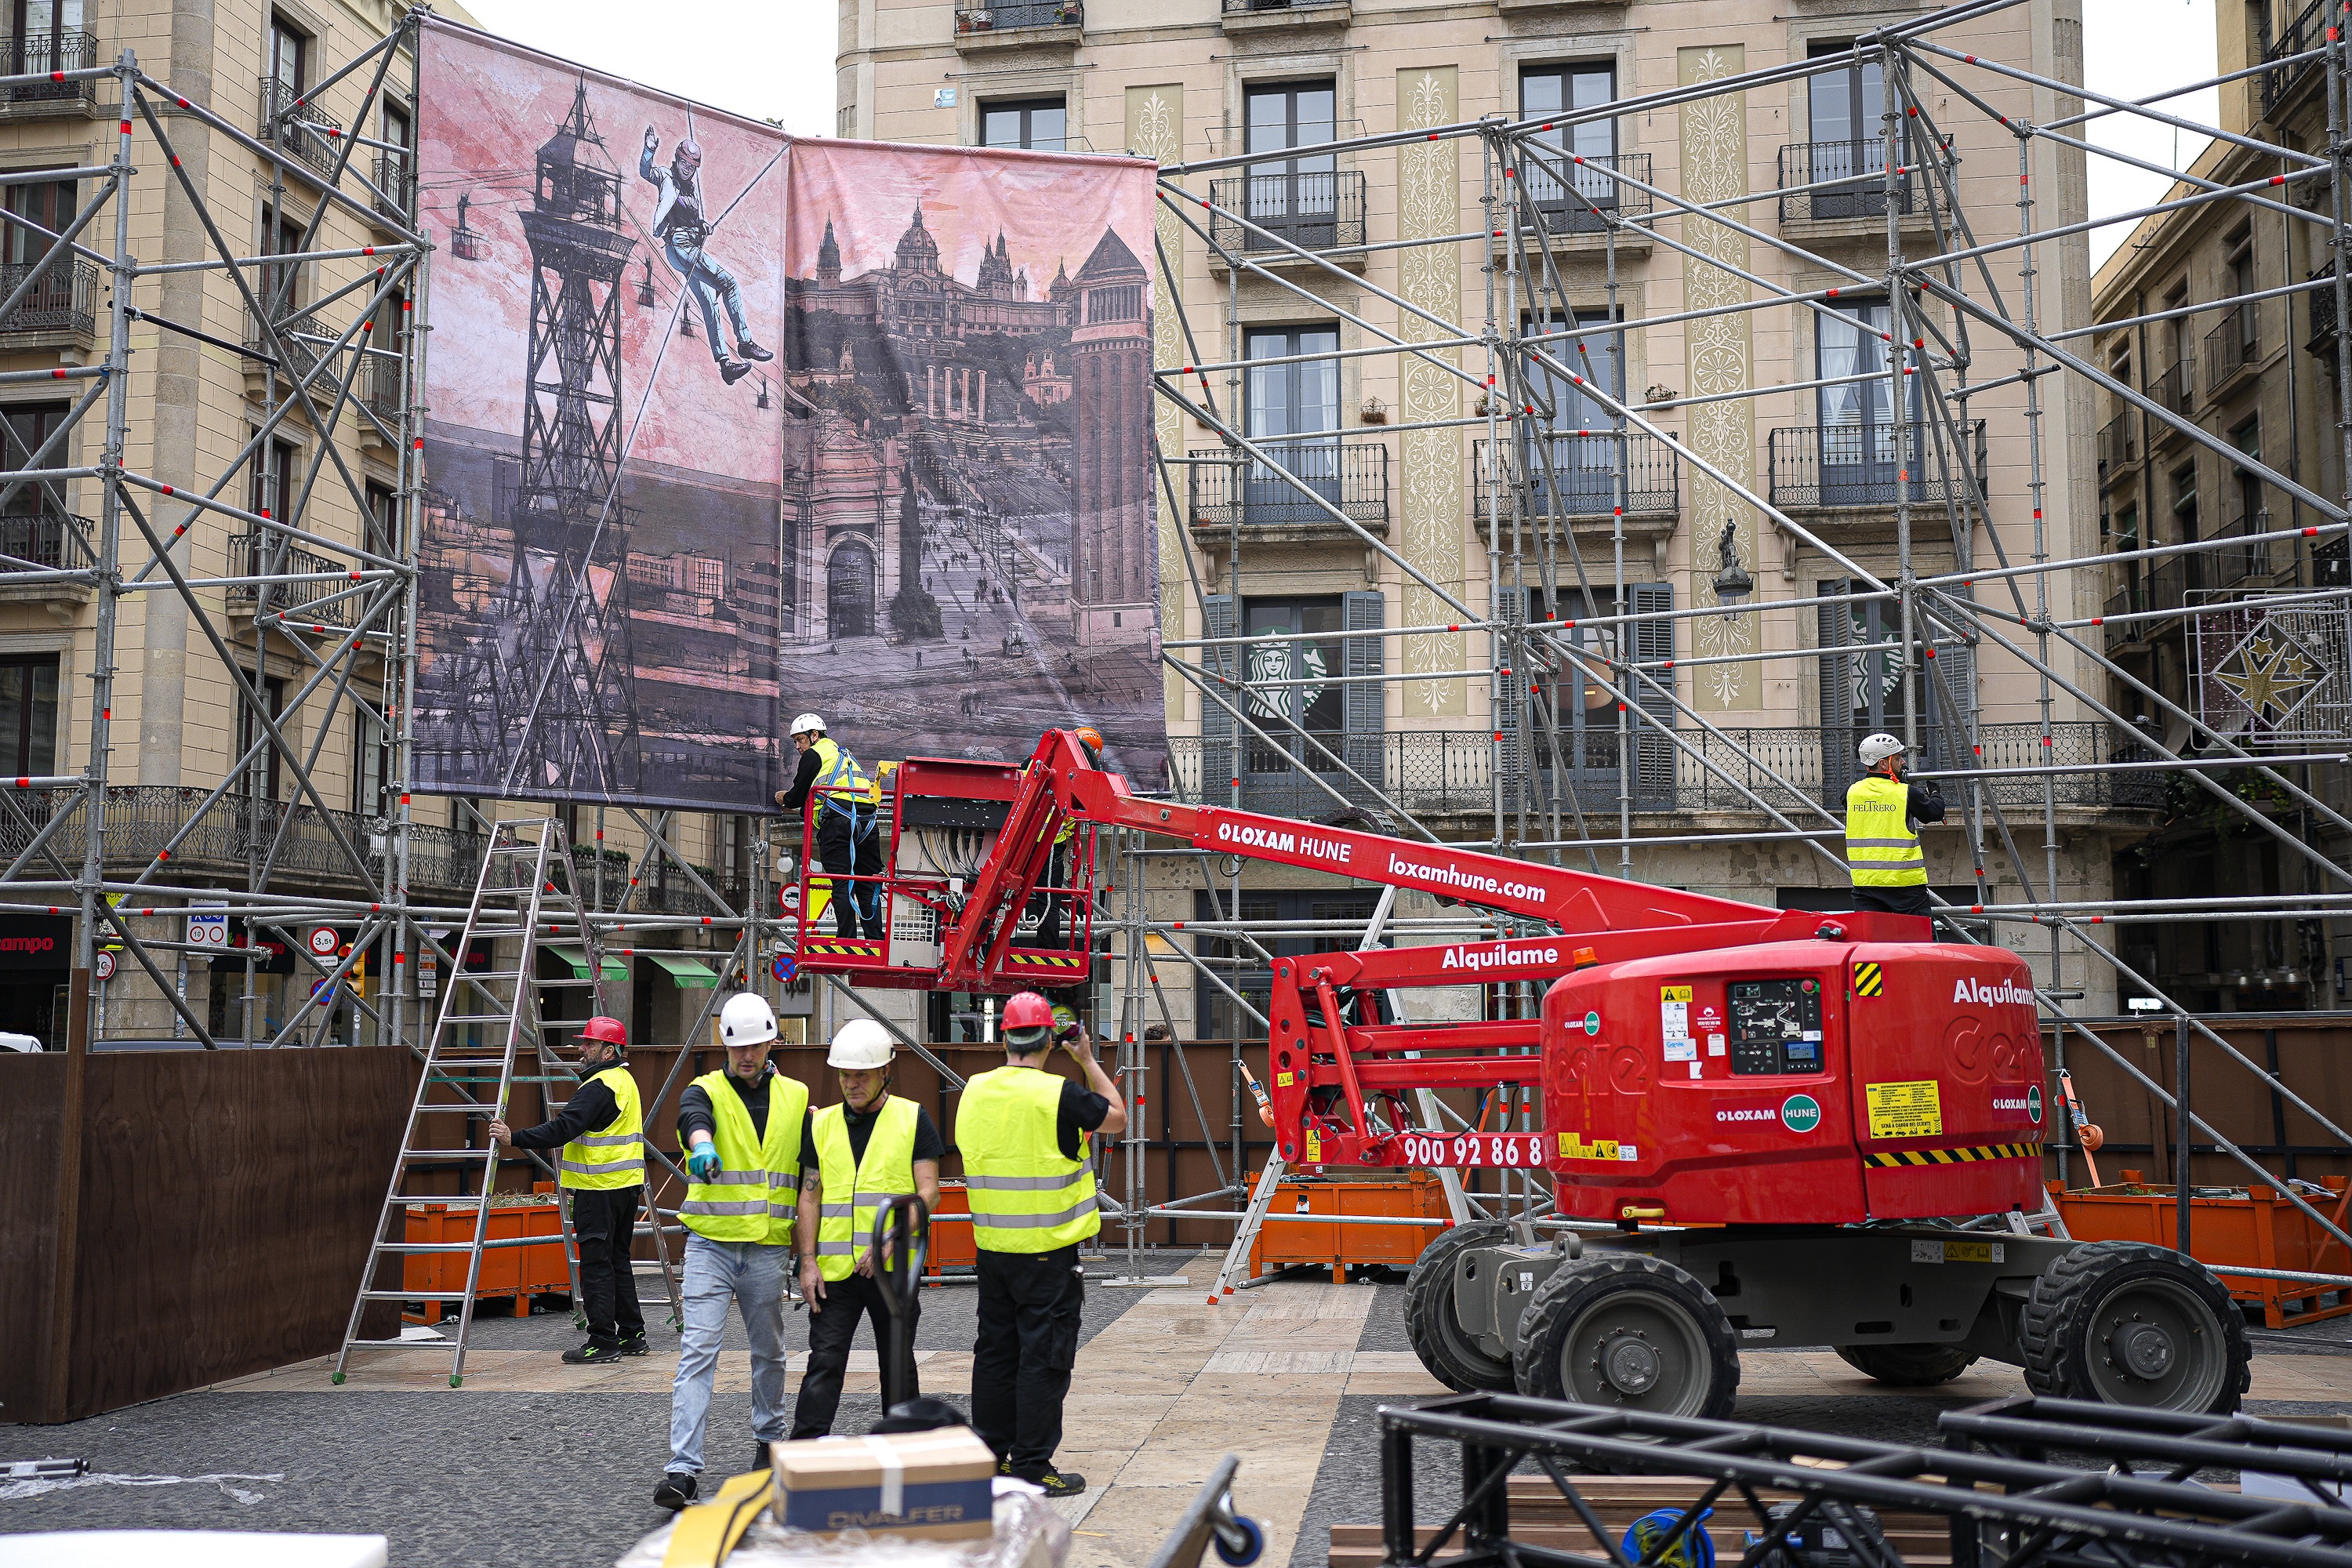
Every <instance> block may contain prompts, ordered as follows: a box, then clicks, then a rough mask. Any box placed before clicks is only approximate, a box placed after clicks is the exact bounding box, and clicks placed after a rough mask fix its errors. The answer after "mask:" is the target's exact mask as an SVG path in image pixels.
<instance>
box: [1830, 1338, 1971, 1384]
mask: <svg viewBox="0 0 2352 1568" xmlns="http://www.w3.org/2000/svg"><path fill="white" fill-rule="evenodd" d="M1836 1349H1837V1354H1838V1360H1840V1361H1842V1362H1843V1363H1845V1364H1846V1365H1848V1366H1850V1367H1852V1368H1853V1370H1854V1371H1856V1372H1858V1373H1862V1375H1863V1376H1864V1377H1866V1378H1869V1379H1871V1380H1872V1381H1873V1382H1875V1383H1883V1384H1886V1385H1887V1386H1888V1387H1889V1388H1933V1387H1934V1386H1936V1384H1939V1383H1949V1382H1951V1381H1952V1379H1954V1378H1956V1377H1958V1376H1959V1375H1960V1373H1964V1372H1966V1371H1968V1370H1969V1367H1970V1366H1971V1365H1973V1364H1975V1362H1976V1359H1977V1358H1976V1357H1974V1356H1972V1355H1970V1354H1969V1352H1966V1351H1964V1350H1962V1349H1961V1348H1960V1347H1959V1346H1958V1345H1839V1346H1837V1347H1836Z"/></svg>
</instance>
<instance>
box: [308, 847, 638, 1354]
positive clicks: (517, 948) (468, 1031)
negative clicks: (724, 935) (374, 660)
mask: <svg viewBox="0 0 2352 1568" xmlns="http://www.w3.org/2000/svg"><path fill="white" fill-rule="evenodd" d="M559 941H562V942H578V943H579V944H580V947H581V949H582V950H583V952H584V953H585V954H586V957H587V962H588V973H587V976H586V977H585V978H577V979H566V980H542V979H540V978H539V977H538V955H539V950H540V949H541V948H542V947H545V946H547V945H549V944H550V943H551V942H559ZM476 942H491V943H494V944H497V945H495V946H493V948H492V949H491V951H492V952H499V953H503V952H507V951H509V949H508V948H507V946H506V944H508V943H512V944H513V946H512V949H511V951H512V952H513V953H514V955H515V956H514V961H513V962H514V967H513V968H511V969H508V968H503V967H501V968H497V969H493V970H491V971H488V972H485V973H467V972H466V970H465V968H464V962H465V956H466V955H467V953H469V952H473V951H474V943H476ZM450 951H451V952H452V953H453V955H454V957H455V962H454V963H452V965H451V973H450V980H449V984H448V985H447V986H446V988H444V990H443V992H442V995H441V1010H440V1014H439V1016H437V1017H436V1019H435V1021H434V1025H433V1033H432V1036H431V1038H430V1040H429V1041H428V1043H427V1045H426V1047H425V1062H424V1070H423V1072H422V1073H421V1074H420V1076H419V1077H418V1079H417V1085H416V1097H415V1100H414V1101H413V1102H412V1103H411V1104H410V1106H409V1110H408V1121H407V1125H406V1127H405V1128H404V1131H403V1132H402V1134H401V1140H400V1153H399V1156H398V1158H397V1159H396V1161H395V1162H394V1166H393V1173H392V1182H391V1184H390V1186H389V1188H388V1189H387V1191H386V1193H385V1194H384V1200H383V1208H382V1210H381V1211H380V1212H379V1213H378V1215H377V1216H376V1226H375V1234H374V1236H373V1238H372V1239H371V1240H370V1242H369V1245H368V1258H367V1268H366V1272H365V1273H363V1274H362V1276H361V1278H360V1287H359V1289H358V1291H357V1292H356V1293H355V1294H354V1296H353V1299H352V1315H351V1320H350V1321H349V1322H348V1323H347V1324H346V1325H345V1328H344V1331H343V1342H342V1348H341V1350H340V1351H339V1352H337V1354H336V1356H335V1366H334V1371H333V1373H332V1374H331V1380H332V1381H333V1382H335V1383H341V1382H342V1381H343V1377H344V1373H346V1372H347V1371H348V1370H349V1367H350V1363H351V1356H352V1352H353V1351H354V1350H368V1349H389V1348H394V1347H399V1348H404V1349H411V1350H413V1349H415V1348H417V1346H416V1344H415V1342H410V1341H407V1340H403V1339H399V1338H394V1339H389V1340H377V1339H365V1338H362V1335H361V1323H362V1320H363V1319H364V1318H365V1316H366V1313H367V1310H368V1308H369V1306H370V1305H371V1304H373V1303H378V1302H390V1303H394V1304H398V1303H403V1302H408V1301H439V1302H446V1303H453V1304H454V1305H455V1307H456V1309H457V1331H456V1333H455V1335H454V1344H453V1346H452V1359H451V1362H450V1366H449V1385H450V1386H451V1387H452V1388H456V1387H459V1386H461V1385H462V1384H464V1382H465V1375H466V1344H467V1339H468V1338H469V1337H470V1335H471V1333H472V1331H473V1322H474V1300H475V1294H476V1291H477V1289H478V1286H479V1284H480V1281H481V1269H482V1254H483V1253H484V1252H485V1251H487V1250H488V1249H490V1248H493V1247H544V1246H546V1245H547V1241H548V1238H547V1237H543V1236H528V1237H499V1238H493V1237H490V1235H489V1221H490V1209H491V1206H492V1202H493V1199H494V1198H495V1197H496V1195H497V1194H496V1187H497V1177H498V1163H499V1148H498V1145H496V1144H495V1143H492V1142H490V1141H489V1140H488V1137H483V1138H482V1139H481V1140H480V1143H479V1146H478V1147H477V1146H473V1145H474V1143H475V1139H474V1132H475V1126H474V1124H475V1123H476V1122H479V1123H480V1124H481V1125H482V1126H484V1127H487V1126H488V1123H489V1122H490V1121H492V1120H495V1119H497V1118H499V1117H502V1116H504V1115H505V1113H506V1108H507V1102H508V1100H509V1097H510V1096H511V1094H512V1091H513V1089H514V1086H515V1085H516V1084H518V1083H537V1084H541V1085H542V1086H554V1085H562V1084H570V1085H573V1086H575V1087H576V1086H577V1085H578V1084H579V1082H580V1076H579V1074H578V1073H577V1072H575V1071H574V1070H573V1069H572V1067H571V1066H570V1065H569V1064H568V1063H566V1062H564V1061H563V1060H562V1059H561V1058H559V1057H557V1056H556V1055H555V1053H554V1051H553V1050H552V1049H551V1047H550V1045H549V1041H548V1035H549V1034H550V1033H551V1032H560V1031H565V1030H573V1029H577V1028H579V1026H580V1025H581V1023H583V1022H584V1021H585V1020H584V1019H580V1020H569V1021H566V1020H560V1019H554V1018H547V1017H545V1016H543V1007H542V1002H543V999H544V997H545V996H546V995H547V994H551V993H556V992H562V991H566V990H580V989H588V990H590V991H591V993H592V994H593V988H594V987H595V985H596V984H597V983H598V981H599V980H600V979H601V978H602V977H603V973H604V969H603V963H604V959H603V954H602V952H600V951H599V949H598V945H597V942H596V937H595V931H594V928H593V927H592V926H591V925H590V924H589V923H588V921H586V920H585V919H584V918H583V908H582V904H581V900H580V898H579V895H578V892H577V889H576V888H575V887H574V884H573V879H572V854H571V849H570V847H569V845H568V844H567V843H566V842H565V838H564V834H563V827H562V824H561V823H560V822H558V821H556V820H555V819H553V818H551V817H543V818H520V819H509V820H505V821H500V822H498V823H494V824H492V826H491V832H490V842H489V846H488V851H487V853H485V854H484V856H483V857H482V867H481V870H480V872H479V874H478V877H477V878H476V880H475V885H474V896H473V900H472V901H471V903H470V904H468V905H467V910H466V924H465V928H464V930H463V931H461V932H460V933H459V935H458V938H457V945H456V946H455V947H454V948H452V949H451V950H450ZM496 962H497V961H496V960H495V959H494V960H493V963H496ZM591 1010H592V1011H593V1007H592V1009H591ZM526 1053H528V1054H527V1055H526ZM519 1066H520V1067H529V1068H535V1069H536V1070H534V1071H530V1072H526V1073H521V1074H519V1073H518V1071H517V1069H518V1067H519ZM546 1092H548V1093H550V1094H551V1093H552V1090H551V1089H548V1090H546ZM549 1104H550V1109H551V1110H557V1109H560V1107H561V1102H560V1101H556V1100H552V1098H551V1099H550V1100H549ZM452 1117H457V1118H461V1119H463V1121H464V1122H465V1124H466V1134H465V1137H464V1140H463V1142H464V1143H465V1144H466V1145H467V1146H464V1147H458V1148H448V1147H442V1146H440V1145H443V1144H446V1143H448V1142H453V1140H450V1139H449V1138H448V1137H447V1136H446V1133H445V1132H443V1131H440V1130H439V1129H440V1127H441V1126H442V1125H444V1124H446V1121H447V1119H449V1118H452ZM428 1121H430V1122H431V1123H432V1124H433V1125H432V1126H431V1127H428ZM520 1155H521V1157H522V1158H526V1159H530V1160H532V1161H533V1162H534V1163H538V1164H539V1165H541V1168H542V1169H545V1168H548V1162H547V1161H546V1160H545V1159H544V1158H542V1157H541V1156H540V1155H539V1154H537V1153H536V1152H520ZM428 1165H429V1166H440V1167H444V1168H446V1167H447V1166H450V1165H455V1166H457V1169H458V1171H459V1184H460V1186H461V1188H462V1187H465V1186H468V1185H470V1186H471V1188H472V1189H473V1190H472V1191H471V1192H470V1193H468V1192H462V1191H461V1192H459V1193H457V1194H443V1193H431V1194H426V1193H417V1192H413V1191H409V1190H407V1189H408V1188H409V1185H410V1182H411V1179H412V1177H413V1176H414V1175H415V1173H416V1172H417V1170H418V1168H419V1167H423V1166H428ZM646 1191H647V1193H648V1194H649V1195H650V1194H651V1192H652V1184H651V1183H650V1182H649V1183H648V1184H647V1185H646ZM423 1202H430V1203H434V1204H438V1205H446V1206H447V1207H450V1208H453V1209H458V1210H466V1209H470V1210H472V1211H473V1234H472V1235H471V1237H468V1238H467V1239H466V1240H463V1241H411V1240H409V1239H408V1234H407V1229H408V1205H410V1204H412V1203H423ZM557 1213H558V1215H559V1216H560V1222H559V1223H560V1226H561V1230H562V1245H563V1253H564V1261H565V1264H566V1267H567V1269H568V1271H569V1273H570V1276H571V1283H572V1301H573V1304H574V1311H575V1315H576V1313H577V1311H578V1308H579V1304H580V1301H581V1295H580V1250H579V1247H578V1244H577V1242H576V1241H575V1239H574V1238H573V1236H572V1219H571V1213H570V1210H569V1208H568V1207H567V1206H564V1205H562V1204H561V1203H560V1202H559V1206H558V1210H557ZM648 1226H650V1228H651V1230H652V1234H653V1238H654V1255H655V1258H656V1259H657V1260H658V1266H659V1268H660V1270H661V1275H662V1283H663V1287H664V1289H665V1291H666V1293H667V1295H668V1297H669V1302H670V1311H671V1318H672V1321H674V1322H675V1321H681V1308H680V1302H679V1298H678V1288H677V1278H676V1276H675V1273H674V1272H673V1270H672V1268H671V1266H670V1258H669V1247H668V1243H667V1238H666V1237H664V1236H663V1234H662V1230H661V1222H660V1216H659V1215H658V1213H657V1212H656V1211H655V1210H654V1209H653V1207H652V1205H651V1204H650V1202H649V1203H648V1205H647V1209H646V1216H645V1220H644V1221H641V1222H640V1226H639V1229H638V1232H637V1234H639V1235H643V1234H645V1232H646V1228H647V1227H648ZM631 1252H632V1253H633V1254H634V1252H635V1248H634V1247H632V1248H631ZM432 1254H440V1255H448V1256H455V1255H459V1254H462V1255H463V1256H464V1257H465V1258H466V1283H465V1287H464V1289H459V1290H413V1289H407V1288H406V1282H405V1281H404V1280H403V1279H397V1278H393V1279H387V1278H386V1270H387V1269H397V1268H399V1267H400V1265H401V1264H402V1262H403V1261H404V1260H405V1259H406V1258H411V1257H416V1256H421V1255H432ZM632 1267H634V1263H633V1264H632Z"/></svg>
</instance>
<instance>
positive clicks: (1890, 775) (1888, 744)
mask: <svg viewBox="0 0 2352 1568" xmlns="http://www.w3.org/2000/svg"><path fill="white" fill-rule="evenodd" d="M1854 754H1855V757H1856V759H1857V760H1858V761H1859V762H1860V763H1862V766H1863V776H1862V777H1861V778H1859V779H1856V780H1855V781H1854V783H1853V787H1852V788H1850V789H1848V790H1847V791H1846V792H1845V862H1846V870H1847V874H1848V875H1849V876H1851V877H1852V878H1853V907H1854V908H1855V909H1857V910H1880V911H1883V912H1885V913H1886V914H1891V915H1924V914H1927V912H1928V910H1929V904H1928V900H1927V849H1926V848H1925V847H1923V846H1922V845H1921V844H1920V842H1919V825H1920V824H1921V823H1923V822H1941V821H1943V820H1944V793H1943V791H1942V790H1941V789H1940V788H1938V787H1937V784H1936V783H1935V781H1934V780H1932V779H1931V780H1929V781H1928V782H1927V784H1925V785H1921V784H1913V783H1910V782H1909V781H1907V780H1906V779H1905V778H1904V776H1903V773H1904V769H1905V766H1906V763H1908V761H1909V751H1908V749H1907V748H1906V746H1905V745H1904V744H1903V742H1901V741H1900V740H1898V739H1896V738H1895V736H1893V735H1887V734H1877V735H1872V736H1869V737H1867V738H1866V739H1864V742H1862V744H1861V746H1860V747H1858V748H1857V749H1856V751H1855V753H1854Z"/></svg>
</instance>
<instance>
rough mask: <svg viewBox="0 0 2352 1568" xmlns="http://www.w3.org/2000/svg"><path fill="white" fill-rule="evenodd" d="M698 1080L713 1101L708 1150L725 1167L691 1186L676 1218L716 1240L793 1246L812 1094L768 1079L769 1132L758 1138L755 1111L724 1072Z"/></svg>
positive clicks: (794, 1083)
mask: <svg viewBox="0 0 2352 1568" xmlns="http://www.w3.org/2000/svg"><path fill="white" fill-rule="evenodd" d="M694 1081H695V1083H696V1085H697V1086H698V1087H699V1088H700V1089H701V1090H702V1092H703V1093H705V1094H707V1095H709V1097H710V1112H711V1121H712V1127H711V1143H712V1146H713V1147H714V1148H716V1149H717V1150H718V1152H719V1167H720V1168H719V1173H717V1174H716V1175H714V1176H712V1177H711V1178H710V1179H709V1181H707V1182H693V1183H691V1184H689V1185H688V1187H687V1189H686V1201H685V1202H683V1203H681V1204H679V1205H677V1212H678V1215H680V1217H682V1218H683V1219H684V1220H685V1221H686V1226H687V1228H688V1230H691V1231H693V1232H694V1233H695V1234H696V1235H697V1236H702V1237H709V1239H710V1240H712V1241H757V1242H762V1243H765V1244H766V1245H768V1246H770V1247H784V1246H788V1245H790V1243H791V1241H792V1239H793V1214H794V1202H795V1197H796V1194H798V1193H799V1190H800V1184H801V1119H802V1117H803V1116H805V1115H806V1114H807V1113H808V1089H807V1087H806V1086H805V1085H803V1083H802V1082H801V1081H800V1080H799V1079H790V1078H786V1077H785V1076H784V1075H783V1074H782V1073H777V1074H775V1075H773V1076H772V1077H771V1078H770V1079H768V1125H767V1131H766V1133H765V1135H764V1136H760V1137H754V1136H753V1134H752V1130H751V1110H750V1109H749V1108H747V1107H746V1106H745V1105H744V1103H743V1097H742V1096H741V1095H740V1094H738V1093H736V1092H735V1088H734V1086H733V1085H732V1084H730V1083H729V1082H728V1081H727V1072H726V1069H725V1068H719V1070H717V1071H715V1072H707V1073H704V1074H703V1075H702V1076H701V1077H700V1078H698V1079H695V1080H694Z"/></svg>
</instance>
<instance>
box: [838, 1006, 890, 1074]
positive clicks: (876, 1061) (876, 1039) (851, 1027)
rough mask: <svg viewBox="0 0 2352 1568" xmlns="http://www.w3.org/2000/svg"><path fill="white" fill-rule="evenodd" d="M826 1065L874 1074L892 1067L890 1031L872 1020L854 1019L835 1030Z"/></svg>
mask: <svg viewBox="0 0 2352 1568" xmlns="http://www.w3.org/2000/svg"><path fill="white" fill-rule="evenodd" d="M824 1065H825V1066H827V1067H829V1068H849V1069H850V1070H851V1071H852V1072H871V1071H873V1070H875V1069H877V1068H887V1067H888V1066H889V1065H890V1031H889V1030H887V1029H885V1028H884V1027H883V1026H881V1025H879V1024H877V1023H876V1022H875V1021H874V1020H873V1019H871V1018H852V1019H851V1020H849V1022H847V1023H846V1024H844V1025H843V1026H841V1027H840V1028H838V1029H836V1030H835V1031H834V1035H833V1049H832V1050H831V1051H830V1052H829V1053H827V1054H826V1056H825V1058H824Z"/></svg>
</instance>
